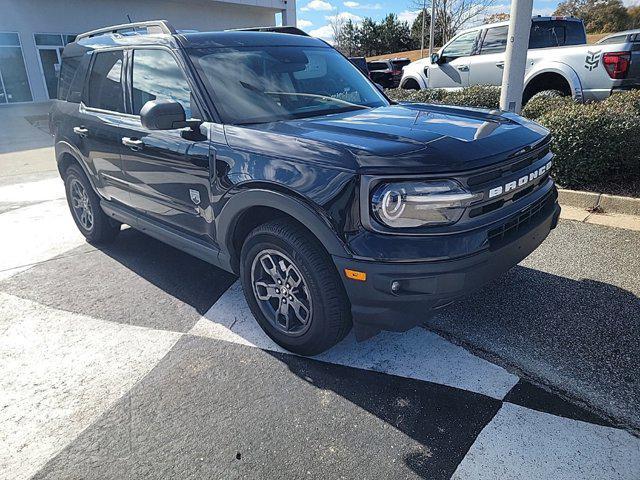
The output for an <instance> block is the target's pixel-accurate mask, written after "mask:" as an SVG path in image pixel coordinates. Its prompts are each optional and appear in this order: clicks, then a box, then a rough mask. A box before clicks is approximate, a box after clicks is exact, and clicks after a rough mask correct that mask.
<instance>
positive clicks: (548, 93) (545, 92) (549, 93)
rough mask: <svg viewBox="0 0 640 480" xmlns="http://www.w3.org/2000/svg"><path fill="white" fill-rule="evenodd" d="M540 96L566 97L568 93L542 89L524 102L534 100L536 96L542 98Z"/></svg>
mask: <svg viewBox="0 0 640 480" xmlns="http://www.w3.org/2000/svg"><path fill="white" fill-rule="evenodd" d="M540 97H544V98H554V97H566V95H565V94H564V93H563V92H561V91H560V90H542V91H541V92H538V93H534V94H533V95H531V96H530V97H529V98H527V99H526V100H525V101H524V102H523V103H527V102H529V101H531V100H533V99H534V98H540Z"/></svg>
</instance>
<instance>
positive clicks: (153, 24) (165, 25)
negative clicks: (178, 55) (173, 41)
mask: <svg viewBox="0 0 640 480" xmlns="http://www.w3.org/2000/svg"><path fill="white" fill-rule="evenodd" d="M138 29H146V30H147V32H146V33H147V34H153V33H166V34H169V35H172V34H175V33H176V30H175V29H174V28H173V26H172V25H171V24H170V23H169V22H168V21H166V20H150V21H148V22H134V23H123V24H122V25H113V26H111V27H104V28H98V29H97V30H91V31H90V32H85V33H81V34H80V35H78V36H77V37H76V41H78V40H81V39H83V38H90V37H96V36H98V35H104V34H106V33H121V32H128V31H134V32H135V31H136V30H138Z"/></svg>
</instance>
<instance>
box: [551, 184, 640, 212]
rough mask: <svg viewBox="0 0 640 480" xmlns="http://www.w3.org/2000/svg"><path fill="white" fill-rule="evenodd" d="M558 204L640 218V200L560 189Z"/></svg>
mask: <svg viewBox="0 0 640 480" xmlns="http://www.w3.org/2000/svg"><path fill="white" fill-rule="evenodd" d="M558 202H559V203H560V204H561V205H568V206H571V207H577V208H582V209H584V210H594V209H596V208H598V209H601V210H602V211H603V212H604V213H619V214H623V215H635V216H640V198H634V197H621V196H618V195H607V194H605V193H594V192H581V191H578V190H565V189H563V188H559V189H558Z"/></svg>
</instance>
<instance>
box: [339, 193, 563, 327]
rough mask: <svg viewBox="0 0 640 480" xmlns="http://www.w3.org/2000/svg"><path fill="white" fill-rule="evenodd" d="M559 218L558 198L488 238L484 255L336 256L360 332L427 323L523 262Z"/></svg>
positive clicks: (354, 320)
mask: <svg viewBox="0 0 640 480" xmlns="http://www.w3.org/2000/svg"><path fill="white" fill-rule="evenodd" d="M559 216H560V206H559V205H558V203H557V201H556V198H555V196H554V197H552V198H551V201H550V202H549V203H548V204H547V205H546V206H545V208H544V209H541V210H539V211H537V212H535V217H533V216H532V217H530V218H528V220H527V222H526V224H525V223H523V224H522V225H521V228H518V229H517V231H515V232H513V231H512V232H511V233H509V232H507V233H506V234H504V233H503V234H502V236H501V237H500V238H495V241H494V242H493V243H489V241H488V243H489V245H488V246H487V248H486V249H485V250H483V251H482V252H480V253H476V254H474V255H470V256H466V257H461V258H456V259H452V260H444V261H435V262H420V263H417V262H416V263H402V262H370V261H361V260H353V259H348V258H342V257H335V256H334V257H333V260H334V262H335V264H336V266H337V268H338V271H339V272H340V274H341V277H342V278H343V282H344V286H345V289H346V291H347V295H348V296H349V299H350V301H351V312H352V316H353V323H354V330H355V333H356V336H357V337H358V338H359V339H365V338H368V337H370V336H373V335H375V334H376V333H378V332H379V331H380V330H391V331H400V332H401V331H406V330H408V329H410V328H413V327H414V326H416V325H418V324H420V323H423V322H424V321H425V320H426V319H428V318H429V317H430V316H431V315H433V312H434V311H435V310H436V309H437V308H439V307H442V306H444V305H447V304H449V303H451V302H452V301H454V300H456V299H459V298H461V297H464V296H466V295H468V294H469V293H471V292H472V291H474V290H477V289H478V288H480V287H482V286H483V285H485V284H487V283H488V282H490V281H491V280H493V279H495V278H496V277H498V276H499V275H501V274H502V273H504V272H506V271H507V270H509V269H510V268H511V267H513V266H515V265H516V264H517V263H519V262H520V261H522V260H523V259H524V258H525V257H527V256H528V255H529V254H530V253H531V252H533V251H534V250H535V249H536V248H538V246H539V245H540V244H541V243H542V242H543V240H544V239H545V238H546V237H547V235H548V234H549V232H550V231H551V230H552V229H553V228H555V226H556V225H557V223H558V218H559ZM519 227H520V225H519ZM443 241H446V239H443ZM346 268H348V269H351V270H357V271H361V272H365V273H366V276H367V277H366V281H356V280H351V279H347V278H346V277H345V275H344V270H345V269H346ZM394 282H398V283H399V289H397V290H396V291H393V290H392V284H393V283H394Z"/></svg>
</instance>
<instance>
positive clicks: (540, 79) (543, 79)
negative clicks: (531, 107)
mask: <svg viewBox="0 0 640 480" xmlns="http://www.w3.org/2000/svg"><path fill="white" fill-rule="evenodd" d="M544 90H559V91H561V92H562V93H563V94H564V95H567V96H571V85H569V82H568V81H567V79H566V78H564V77H563V76H562V75H560V74H559V73H555V72H546V73H541V74H540V75H537V76H536V77H534V78H532V79H531V80H530V81H529V84H528V85H527V87H526V88H525V89H524V93H523V95H522V97H523V100H524V101H525V102H526V101H527V100H529V99H530V98H531V97H533V96H534V95H535V94H536V93H539V92H543V91H544Z"/></svg>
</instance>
